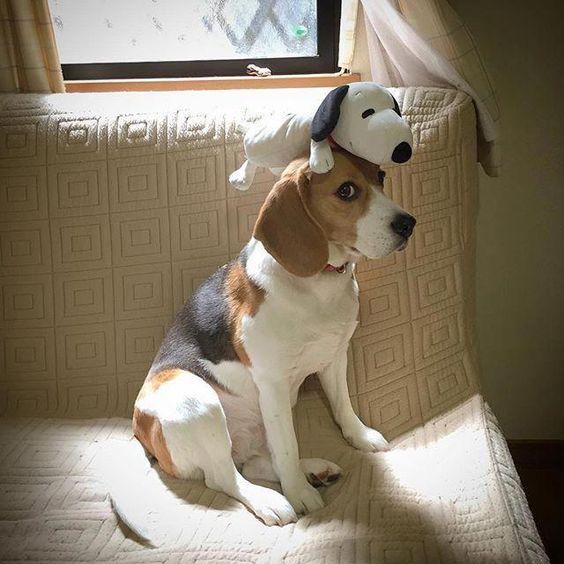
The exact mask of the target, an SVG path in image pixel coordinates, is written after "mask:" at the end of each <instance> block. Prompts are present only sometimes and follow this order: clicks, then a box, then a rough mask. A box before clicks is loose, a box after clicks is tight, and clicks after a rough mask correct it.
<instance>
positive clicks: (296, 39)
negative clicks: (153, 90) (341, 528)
mask: <svg viewBox="0 0 564 564" xmlns="http://www.w3.org/2000/svg"><path fill="white" fill-rule="evenodd" d="M49 6H50V9H51V16H52V18H53V24H54V26H53V27H54V30H55V35H56V39H57V45H58V48H59V54H60V58H61V63H62V67H63V75H64V77H65V79H67V80H88V79H124V78H174V77H202V76H244V75H246V74H247V73H246V68H247V65H248V64H250V63H252V64H255V65H257V66H259V67H268V68H269V69H271V71H272V74H310V73H329V72H335V71H336V70H337V66H336V62H337V55H336V53H337V44H338V37H337V33H338V28H339V26H338V18H339V9H340V1H339V0H49Z"/></svg>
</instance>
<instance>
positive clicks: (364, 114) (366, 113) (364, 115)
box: [362, 108, 376, 119]
mask: <svg viewBox="0 0 564 564" xmlns="http://www.w3.org/2000/svg"><path fill="white" fill-rule="evenodd" d="M375 113H376V110H375V109H374V108H368V109H367V110H364V111H363V112H362V119H366V118H367V117H368V116H371V115H372V114H375Z"/></svg>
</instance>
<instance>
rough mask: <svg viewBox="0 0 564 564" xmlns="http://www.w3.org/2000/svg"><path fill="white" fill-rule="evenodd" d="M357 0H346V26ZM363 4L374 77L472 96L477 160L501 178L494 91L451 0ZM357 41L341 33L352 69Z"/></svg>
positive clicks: (342, 60)
mask: <svg viewBox="0 0 564 564" xmlns="http://www.w3.org/2000/svg"><path fill="white" fill-rule="evenodd" d="M358 2H359V0H343V3H342V21H341V30H342V29H343V27H344V28H345V30H350V29H353V30H354V25H352V24H351V18H353V17H354V18H356V15H357V11H358ZM361 2H362V7H363V9H364V21H365V25H366V35H367V40H368V51H369V56H370V68H371V74H372V79H373V80H375V81H376V82H379V83H381V84H384V85H386V86H420V85H429V86H445V87H447V86H451V87H454V88H458V89H459V90H462V91H464V92H466V93H467V94H468V95H470V96H471V97H472V98H473V99H474V103H475V105H476V111H477V116H478V160H479V161H480V163H481V164H482V166H483V168H484V170H485V172H486V173H487V174H488V175H490V176H497V175H498V174H499V166H500V158H499V141H498V120H499V109H498V106H497V101H496V97H495V92H494V89H493V87H492V84H491V81H490V79H489V77H488V75H487V72H486V70H485V68H484V66H483V64H482V61H481V59H480V56H479V53H478V51H477V48H476V45H475V43H474V41H473V39H472V37H471V35H470V34H469V32H468V30H467V28H466V27H465V26H464V24H463V22H462V21H461V20H460V18H459V17H458V16H457V15H456V13H455V12H454V10H453V9H452V8H451V7H450V6H449V5H448V3H447V1H446V0H397V2H395V1H393V0H361ZM354 44H355V37H354V32H353V33H352V35H351V34H350V33H347V35H345V36H344V37H343V35H341V43H340V46H339V47H340V51H339V63H340V65H341V66H342V67H343V68H346V69H349V70H352V71H354V68H352V60H353V57H352V53H353V52H354ZM341 52H342V53H343V56H341ZM341 63H342V64H341Z"/></svg>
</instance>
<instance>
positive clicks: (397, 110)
mask: <svg viewBox="0 0 564 564" xmlns="http://www.w3.org/2000/svg"><path fill="white" fill-rule="evenodd" d="M390 96H392V95H391V94H390ZM392 100H393V101H394V112H396V114H398V116H399V117H401V112H400V107H399V104H398V101H397V100H396V99H395V98H394V97H393V96H392Z"/></svg>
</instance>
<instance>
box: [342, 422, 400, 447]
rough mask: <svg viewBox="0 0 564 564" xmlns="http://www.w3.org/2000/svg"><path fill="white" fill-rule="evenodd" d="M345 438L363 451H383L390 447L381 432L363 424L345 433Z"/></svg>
mask: <svg viewBox="0 0 564 564" xmlns="http://www.w3.org/2000/svg"><path fill="white" fill-rule="evenodd" d="M345 439H347V441H348V442H349V443H350V444H351V445H352V446H353V447H355V448H357V449H358V450H363V451H364V452H378V451H385V450H388V449H389V448H390V445H389V443H388V441H387V440H386V439H385V438H384V437H383V436H382V434H381V433H379V432H378V431H376V430H375V429H371V428H370V427H366V426H365V425H363V426H362V427H359V428H358V429H356V430H355V431H354V432H352V433H347V434H345Z"/></svg>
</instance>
